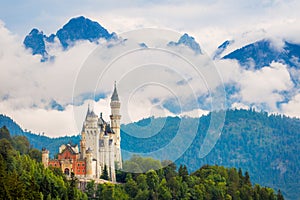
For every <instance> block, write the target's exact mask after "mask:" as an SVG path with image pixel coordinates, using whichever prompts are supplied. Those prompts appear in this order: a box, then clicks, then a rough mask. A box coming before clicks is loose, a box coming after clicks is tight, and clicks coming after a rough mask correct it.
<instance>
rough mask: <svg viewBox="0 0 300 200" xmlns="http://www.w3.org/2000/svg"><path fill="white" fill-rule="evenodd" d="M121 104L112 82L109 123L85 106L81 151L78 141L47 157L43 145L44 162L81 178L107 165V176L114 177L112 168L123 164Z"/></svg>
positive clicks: (93, 175) (97, 174) (96, 175)
mask: <svg viewBox="0 0 300 200" xmlns="http://www.w3.org/2000/svg"><path fill="white" fill-rule="evenodd" d="M120 106H121V103H120V100H119V96H118V92H117V88H116V84H115V86H114V91H113V94H112V96H111V102H110V108H111V115H110V124H109V123H108V122H106V121H105V120H104V119H103V118H102V113H100V116H99V117H98V116H97V115H96V114H95V113H94V111H93V109H90V108H88V111H87V114H86V117H85V121H84V122H83V127H82V132H81V141H80V151H79V148H78V146H77V145H75V146H74V145H71V144H63V145H61V146H60V148H59V153H58V158H57V159H51V160H49V151H48V150H46V149H43V150H42V162H43V164H44V166H45V167H48V166H51V167H56V168H61V170H62V171H63V172H64V173H65V174H66V175H70V174H71V173H74V175H75V176H77V177H78V178H84V179H99V178H100V176H101V174H102V172H103V170H104V168H105V167H106V170H107V172H108V175H109V178H110V180H111V181H116V174H115V170H116V169H115V168H116V167H117V168H119V169H121V168H122V156H121V149H120V142H121V137H120V120H121V115H120Z"/></svg>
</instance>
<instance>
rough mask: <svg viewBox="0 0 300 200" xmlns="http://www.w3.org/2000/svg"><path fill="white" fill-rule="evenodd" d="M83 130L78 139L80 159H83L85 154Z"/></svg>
mask: <svg viewBox="0 0 300 200" xmlns="http://www.w3.org/2000/svg"><path fill="white" fill-rule="evenodd" d="M85 137H86V136H85V132H84V131H82V132H81V140H80V153H81V155H80V156H81V159H84V158H85V156H86V139H85Z"/></svg>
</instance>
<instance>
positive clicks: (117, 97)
mask: <svg viewBox="0 0 300 200" xmlns="http://www.w3.org/2000/svg"><path fill="white" fill-rule="evenodd" d="M111 101H120V100H119V95H118V92H117V86H116V81H115V85H114V92H113V94H112V96H111Z"/></svg>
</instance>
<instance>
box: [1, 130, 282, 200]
mask: <svg viewBox="0 0 300 200" xmlns="http://www.w3.org/2000/svg"><path fill="white" fill-rule="evenodd" d="M40 161H41V152H40V151H39V150H37V149H34V148H32V147H31V145H30V143H29V142H28V139H27V138H26V137H24V136H11V135H10V133H9V130H8V129H7V128H6V127H5V126H4V127H2V128H1V129H0V180H1V181H0V199H47V200H48V199H124V200H125V199H227V200H230V199H237V200H238V199H240V200H243V199H245V200H246V199H253V200H258V199H267V200H281V199H284V198H283V196H282V194H281V191H280V190H279V191H278V192H274V190H273V189H271V188H267V187H262V186H259V185H257V184H255V185H252V183H251V180H250V175H249V173H248V172H245V173H243V172H242V170H241V169H239V170H237V169H235V168H225V167H221V166H209V165H204V166H202V167H201V168H200V169H198V170H196V171H195V172H192V173H189V172H188V169H187V167H186V166H184V165H180V166H179V168H178V169H177V167H176V165H175V164H174V163H173V162H171V161H162V162H160V161H158V160H154V159H153V158H142V157H139V156H133V157H132V158H131V159H130V160H127V161H125V162H124V171H126V170H130V169H131V168H132V166H135V167H136V168H137V169H141V170H145V171H147V172H146V173H128V172H124V171H117V182H118V183H115V184H113V183H105V184H95V182H94V181H90V182H88V183H87V184H86V188H85V190H84V191H81V190H79V189H78V187H77V184H78V179H77V178H76V177H74V176H73V175H71V177H70V178H67V177H65V175H64V174H63V173H62V172H61V171H60V170H59V169H51V168H44V166H43V164H42V163H41V162H40ZM162 166H165V167H162ZM153 168H155V169H157V168H158V169H157V170H153Z"/></svg>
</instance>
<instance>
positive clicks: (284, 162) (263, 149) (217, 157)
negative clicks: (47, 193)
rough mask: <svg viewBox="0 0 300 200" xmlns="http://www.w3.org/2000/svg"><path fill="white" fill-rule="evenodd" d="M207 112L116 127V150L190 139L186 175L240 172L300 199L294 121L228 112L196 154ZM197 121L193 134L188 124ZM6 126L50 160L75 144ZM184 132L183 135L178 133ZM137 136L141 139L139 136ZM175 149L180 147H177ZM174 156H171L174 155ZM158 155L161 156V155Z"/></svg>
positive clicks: (5, 121) (1, 119) (4, 120)
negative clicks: (221, 169)
mask: <svg viewBox="0 0 300 200" xmlns="http://www.w3.org/2000/svg"><path fill="white" fill-rule="evenodd" d="M210 118H211V114H208V115H207V116H202V117H200V118H187V117H185V118H179V117H167V118H154V117H152V118H147V119H143V120H141V121H139V122H135V123H130V124H127V125H122V126H121V137H122V140H121V148H122V150H123V153H124V154H123V155H124V156H123V157H124V159H129V156H128V155H127V154H125V153H126V152H135V153H143V152H144V153H145V152H152V151H156V150H159V149H161V148H164V147H165V146H166V145H168V144H169V143H170V142H171V141H172V140H173V139H174V138H175V137H179V138H177V141H182V143H185V142H186V141H187V138H186V137H194V139H192V144H191V145H190V146H189V147H188V148H187V150H186V151H185V152H184V154H183V155H182V156H180V157H179V158H178V160H176V164H177V165H178V166H179V165H180V164H184V165H186V166H187V167H188V170H189V171H191V172H192V171H195V170H197V169H198V168H199V167H201V166H203V165H205V164H209V165H222V166H225V167H235V168H241V169H242V170H243V171H248V172H249V173H250V174H252V181H253V183H259V184H261V185H265V186H268V187H272V188H275V189H276V190H277V189H279V188H280V189H281V191H282V192H283V194H284V195H285V197H286V198H287V199H297V198H298V197H299V196H300V190H299V188H300V187H299V186H300V182H299V181H300V174H299V171H300V158H299V152H300V147H299V143H300V134H299V130H300V120H299V119H296V118H289V117H286V116H282V115H270V114H268V113H266V112H256V111H254V110H228V111H227V112H226V119H225V123H224V127H223V130H222V134H221V135H220V138H219V139H218V141H217V143H216V145H215V146H214V148H213V149H212V150H211V152H210V153H209V154H208V155H207V156H206V157H204V158H201V157H200V156H199V150H200V147H201V145H202V144H203V140H204V137H205V135H206V131H207V129H208V127H209V126H210ZM197 123H199V126H198V130H197V133H196V135H195V134H194V133H193V132H192V129H191V126H192V125H194V124H197ZM3 125H6V126H7V128H8V129H9V130H10V132H11V133H13V134H24V135H25V136H27V137H28V139H29V141H30V143H31V144H32V145H33V147H35V148H38V149H41V148H42V147H46V148H47V149H49V150H50V152H51V154H52V156H53V155H54V154H56V153H57V151H58V147H59V146H60V145H61V144H63V143H67V142H69V141H70V140H71V142H73V143H75V144H79V141H80V137H79V136H72V137H60V138H49V137H46V136H42V135H36V134H32V133H28V132H20V129H21V128H20V127H19V126H18V125H17V124H16V123H15V122H13V120H11V119H10V118H8V117H7V116H4V115H0V126H3ZM179 130H184V134H178V133H179ZM141 134H142V135H141ZM179 146H180V145H179ZM175 153H176V152H175ZM162 156H163V155H162Z"/></svg>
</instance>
